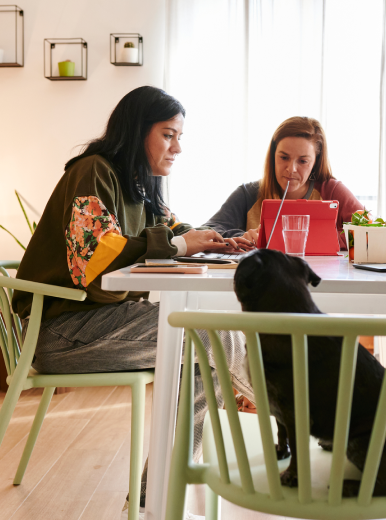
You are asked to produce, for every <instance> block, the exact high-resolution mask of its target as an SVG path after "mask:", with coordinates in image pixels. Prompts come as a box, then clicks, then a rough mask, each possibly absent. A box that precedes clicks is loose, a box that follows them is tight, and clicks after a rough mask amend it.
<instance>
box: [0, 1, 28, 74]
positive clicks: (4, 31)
mask: <svg viewBox="0 0 386 520" xmlns="http://www.w3.org/2000/svg"><path fill="white" fill-rule="evenodd" d="M0 67H24V11H23V9H21V8H20V7H18V6H17V5H0Z"/></svg>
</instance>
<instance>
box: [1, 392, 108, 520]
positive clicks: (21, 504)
mask: <svg viewBox="0 0 386 520" xmlns="http://www.w3.org/2000/svg"><path fill="white" fill-rule="evenodd" d="M111 388H112V391H111V392H110V393H109V394H108V396H107V397H106V398H105V399H104V400H103V402H102V403H101V404H100V406H98V408H97V409H96V410H95V412H94V413H93V415H92V416H91V417H90V418H89V419H88V421H87V422H86V423H85V424H84V426H83V428H82V429H81V430H80V431H79V432H78V435H77V437H79V435H80V434H81V433H82V431H83V430H84V429H85V428H86V426H88V424H89V423H90V421H91V419H93V418H94V415H95V414H96V413H97V411H98V410H99V409H100V408H101V407H102V406H103V405H104V404H105V402H106V401H107V399H108V398H109V397H110V396H111V395H112V394H113V393H114V392H115V390H116V389H117V387H116V386H114V387H111ZM61 402H62V401H61ZM75 440H76V438H75V439H74V440H73V441H72V443H71V444H70V445H69V446H67V448H66V449H65V450H64V451H63V452H62V453H61V454H60V456H59V457H57V459H56V460H55V461H54V462H53V463H52V464H51V466H50V467H49V468H48V470H47V471H46V472H45V474H44V475H43V476H42V477H41V478H40V480H39V481H38V482H37V483H36V484H35V486H34V487H33V488H32V489H31V491H30V492H29V493H28V495H27V496H26V497H25V498H24V500H23V501H22V502H21V503H20V504H19V507H18V508H17V509H16V510H15V511H14V513H13V515H12V516H10V517H9V520H11V519H12V518H13V517H14V516H15V514H16V513H17V512H18V510H19V509H20V508H21V507H22V506H23V504H24V503H25V501H26V500H27V499H28V498H29V497H30V496H31V494H32V493H33V492H34V491H35V489H36V488H37V487H38V486H39V485H40V484H41V482H42V481H43V480H44V479H45V477H46V476H47V474H48V473H49V472H50V471H51V469H52V468H53V467H54V466H55V464H57V463H58V461H59V459H60V458H61V457H63V455H64V454H65V453H66V451H68V449H69V448H70V446H71V445H72V444H73V443H74V442H75Z"/></svg>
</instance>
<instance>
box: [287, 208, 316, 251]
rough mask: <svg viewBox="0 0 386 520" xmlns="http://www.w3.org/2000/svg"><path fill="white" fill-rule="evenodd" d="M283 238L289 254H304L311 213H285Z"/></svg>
mask: <svg viewBox="0 0 386 520" xmlns="http://www.w3.org/2000/svg"><path fill="white" fill-rule="evenodd" d="M282 220H283V238H284V246H285V252H286V253H287V255H292V256H304V252H305V250H306V242H307V237H308V230H309V227H310V216H309V215H283V217H282Z"/></svg>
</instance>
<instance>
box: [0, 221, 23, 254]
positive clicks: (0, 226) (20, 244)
mask: <svg viewBox="0 0 386 520" xmlns="http://www.w3.org/2000/svg"><path fill="white" fill-rule="evenodd" d="M0 228H1V229H4V231H6V232H7V233H9V234H10V235H11V237H13V238H14V239H15V240H16V242H17V243H18V244H19V246H20V247H22V248H23V249H24V251H25V247H24V246H23V244H22V243H21V242H19V240H18V239H17V238H16V237H15V235H13V234H12V233H11V232H10V231H8V229H5V227H4V226H2V225H1V224H0Z"/></svg>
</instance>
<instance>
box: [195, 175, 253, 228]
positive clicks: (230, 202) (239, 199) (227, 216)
mask: <svg viewBox="0 0 386 520" xmlns="http://www.w3.org/2000/svg"><path fill="white" fill-rule="evenodd" d="M258 195H259V182H258V181H257V182H256V181H255V182H248V184H242V185H241V186H239V187H238V188H236V189H235V191H234V192H233V193H232V194H231V195H230V196H229V197H228V199H227V200H226V201H225V202H224V204H223V205H222V206H221V208H220V209H219V210H218V211H217V213H216V214H215V215H213V217H211V218H210V219H209V220H208V222H206V223H205V224H204V226H210V227H211V228H213V229H214V230H215V231H217V233H220V235H222V236H223V237H224V238H229V237H241V236H242V235H244V233H245V231H246V226H247V213H248V211H249V210H250V209H251V207H252V206H253V205H254V204H255V202H256V201H257V199H258Z"/></svg>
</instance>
